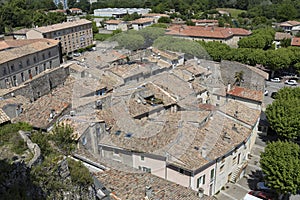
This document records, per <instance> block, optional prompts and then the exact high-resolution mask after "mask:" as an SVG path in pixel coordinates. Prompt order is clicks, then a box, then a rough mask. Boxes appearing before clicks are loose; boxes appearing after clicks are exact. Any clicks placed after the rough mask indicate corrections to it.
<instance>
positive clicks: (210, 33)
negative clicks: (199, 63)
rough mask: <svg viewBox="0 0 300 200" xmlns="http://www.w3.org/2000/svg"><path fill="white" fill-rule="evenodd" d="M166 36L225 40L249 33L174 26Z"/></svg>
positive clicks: (220, 28)
mask: <svg viewBox="0 0 300 200" xmlns="http://www.w3.org/2000/svg"><path fill="white" fill-rule="evenodd" d="M166 34H167V35H180V36H186V37H189V36H190V37H200V38H217V39H226V38H230V37H233V36H238V35H239V36H248V35H251V32H250V31H248V30H245V29H242V28H222V27H202V26H182V25H174V26H171V27H169V28H168V29H167V32H166Z"/></svg>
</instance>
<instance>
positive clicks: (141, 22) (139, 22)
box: [131, 18, 153, 24]
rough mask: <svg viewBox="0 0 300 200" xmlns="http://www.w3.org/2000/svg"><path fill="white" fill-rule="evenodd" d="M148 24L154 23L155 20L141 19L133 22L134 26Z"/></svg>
mask: <svg viewBox="0 0 300 200" xmlns="http://www.w3.org/2000/svg"><path fill="white" fill-rule="evenodd" d="M148 22H153V18H139V19H136V20H134V21H131V23H132V24H145V23H148Z"/></svg>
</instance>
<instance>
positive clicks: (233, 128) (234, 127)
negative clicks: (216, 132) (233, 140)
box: [232, 124, 238, 132]
mask: <svg viewBox="0 0 300 200" xmlns="http://www.w3.org/2000/svg"><path fill="white" fill-rule="evenodd" d="M232 130H234V131H236V132H238V129H237V127H236V124H233V126H232Z"/></svg>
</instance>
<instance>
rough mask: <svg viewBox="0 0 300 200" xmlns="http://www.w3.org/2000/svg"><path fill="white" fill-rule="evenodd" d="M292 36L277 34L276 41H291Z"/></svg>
mask: <svg viewBox="0 0 300 200" xmlns="http://www.w3.org/2000/svg"><path fill="white" fill-rule="evenodd" d="M291 38H292V35H291V34H289V33H282V32H276V33H275V40H283V39H291Z"/></svg>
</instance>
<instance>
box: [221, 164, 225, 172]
mask: <svg viewBox="0 0 300 200" xmlns="http://www.w3.org/2000/svg"><path fill="white" fill-rule="evenodd" d="M224 166H225V165H222V166H221V167H220V173H222V172H223V171H224Z"/></svg>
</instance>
